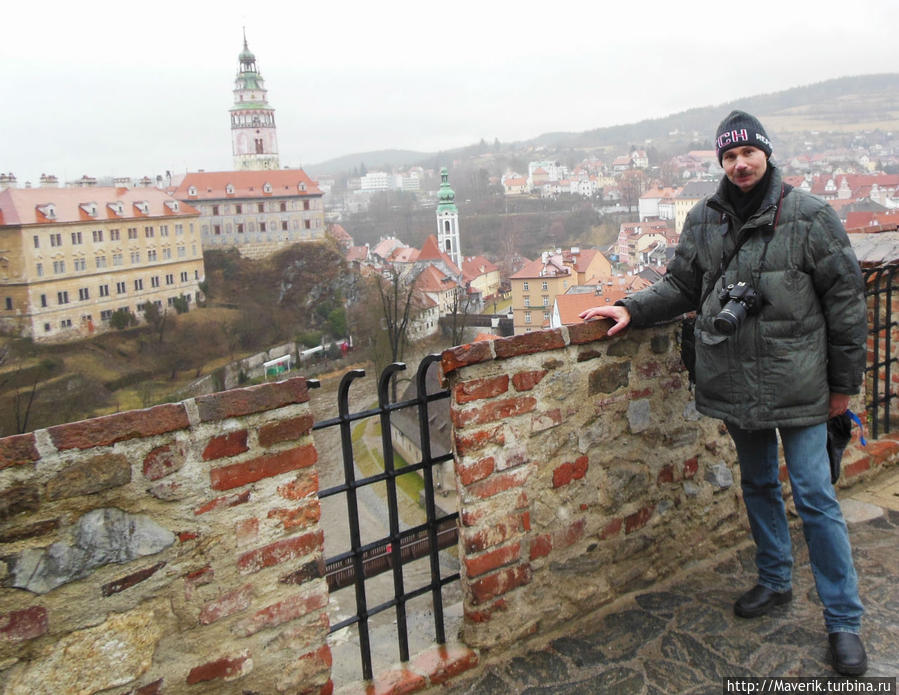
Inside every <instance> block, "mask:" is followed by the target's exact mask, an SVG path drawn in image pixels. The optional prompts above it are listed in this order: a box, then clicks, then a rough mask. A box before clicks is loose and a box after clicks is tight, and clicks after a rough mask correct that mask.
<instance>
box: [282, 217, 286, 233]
mask: <svg viewBox="0 0 899 695" xmlns="http://www.w3.org/2000/svg"><path fill="white" fill-rule="evenodd" d="M281 231H283V232H286V231H287V220H282V222H281Z"/></svg>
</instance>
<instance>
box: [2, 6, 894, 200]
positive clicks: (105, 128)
mask: <svg viewBox="0 0 899 695" xmlns="http://www.w3.org/2000/svg"><path fill="white" fill-rule="evenodd" d="M3 24H4V31H3V40H2V42H0V61H2V65H3V77H4V79H3V86H2V107H0V172H12V173H14V174H15V175H16V176H17V178H18V180H19V183H20V185H21V184H22V183H24V182H25V181H26V180H29V181H32V182H34V183H36V182H37V180H38V178H39V177H40V175H41V173H51V174H55V175H57V176H58V177H59V178H60V180H72V179H76V178H79V177H80V176H82V175H83V174H88V175H91V176H97V177H101V176H109V175H115V176H135V177H139V176H143V175H150V176H155V175H156V174H158V173H164V172H165V171H166V170H171V171H172V172H183V171H195V170H197V169H206V170H207V171H209V170H222V169H229V168H230V167H231V140H230V132H229V131H230V125H229V117H228V109H229V108H230V107H231V106H232V104H233V97H232V93H231V90H232V88H233V82H234V77H235V75H236V73H237V67H238V61H237V55H238V53H239V52H240V50H241V48H242V33H241V32H242V27H243V26H246V32H247V39H248V42H249V47H250V49H251V50H252V51H253V52H254V53H255V55H256V64H257V67H258V69H259V71H260V73H261V74H262V76H263V78H264V79H265V84H266V87H267V89H268V90H269V92H268V95H269V103H270V104H271V105H272V106H273V107H274V108H275V110H276V111H275V118H276V122H277V124H278V141H279V149H280V158H281V164H282V166H286V165H290V166H309V165H313V164H315V163H316V162H321V161H324V160H327V159H330V158H332V157H337V156H341V155H345V154H352V153H357V152H365V151H370V150H378V149H388V148H400V149H412V150H421V151H437V150H441V149H449V148H452V147H458V146H462V145H468V144H471V143H474V142H477V141H478V140H480V139H481V138H484V139H486V140H487V141H488V142H492V141H493V139H494V138H499V139H500V140H501V141H513V140H521V139H527V138H532V137H535V136H537V135H539V134H541V133H544V132H548V131H582V130H588V129H591V128H597V127H602V126H609V125H617V124H622V123H630V122H634V121H638V120H642V119H645V118H656V117H662V116H666V115H668V114H671V113H676V112H678V111H682V110H685V109H688V108H692V107H696V106H711V105H717V104H722V103H724V102H727V101H730V100H733V99H738V98H740V97H746V96H753V95H756V94H762V93H768V92H775V91H779V90H782V89H787V88H790V87H797V86H801V85H806V84H811V83H814V82H820V81H822V80H826V79H830V78H835V77H844V76H849V75H859V74H873V73H882V72H894V71H896V70H897V64H899V60H897V58H899V50H897V47H896V45H897V44H896V28H897V27H899V2H896V0H854V1H853V2H851V3H848V4H844V3H838V2H835V1H834V0H814V1H807V0H776V1H769V0H755V1H754V2H745V3H736V2H722V1H721V0H681V1H679V2H678V1H676V0H669V1H667V2H662V1H658V0H646V1H644V2H640V1H639V0H637V1H630V2H629V1H625V2H601V1H600V0H589V1H581V0H574V1H569V2H557V3H553V2H545V1H540V2H531V1H530V0H519V1H518V2H495V1H493V0H477V1H473V0H456V1H455V2H453V1H450V0H444V1H442V2H427V1H425V2H423V1H421V0H418V1H407V0H386V1H382V2H359V1H358V0H338V1H336V2H303V3H299V2H292V3H278V2H276V3H250V2H246V1H243V2H235V1H233V0H219V1H218V2H216V3H214V4H213V3H201V2H185V1H183V0H182V1H181V2H177V3H176V2H171V0H158V1H157V2H152V3H150V2H131V3H128V2H121V0H117V1H116V2H99V1H94V0H82V1H81V2H52V3H51V2H42V1H41V0H35V1H33V2H16V3H12V4H10V5H9V6H8V7H6V8H5V10H4V22H3ZM722 115H724V114H722ZM714 125H715V124H711V123H710V124H709V127H710V128H714Z"/></svg>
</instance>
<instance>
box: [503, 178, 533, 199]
mask: <svg viewBox="0 0 899 695" xmlns="http://www.w3.org/2000/svg"><path fill="white" fill-rule="evenodd" d="M503 191H504V192H505V194H506V195H524V194H525V193H527V192H528V180H527V179H526V178H524V177H523V176H516V177H512V178H508V179H507V178H504V179H503Z"/></svg>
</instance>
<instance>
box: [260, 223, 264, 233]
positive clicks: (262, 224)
mask: <svg viewBox="0 0 899 695" xmlns="http://www.w3.org/2000/svg"><path fill="white" fill-rule="evenodd" d="M259 231H260V232H264V231H265V222H260V223H259Z"/></svg>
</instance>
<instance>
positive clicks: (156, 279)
mask: <svg viewBox="0 0 899 695" xmlns="http://www.w3.org/2000/svg"><path fill="white" fill-rule="evenodd" d="M150 287H154V288H155V287H159V276H158V275H154V276H153V277H151V278H150Z"/></svg>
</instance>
